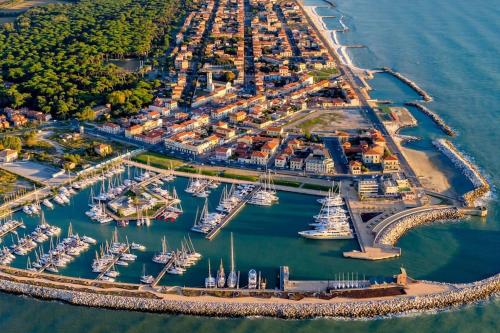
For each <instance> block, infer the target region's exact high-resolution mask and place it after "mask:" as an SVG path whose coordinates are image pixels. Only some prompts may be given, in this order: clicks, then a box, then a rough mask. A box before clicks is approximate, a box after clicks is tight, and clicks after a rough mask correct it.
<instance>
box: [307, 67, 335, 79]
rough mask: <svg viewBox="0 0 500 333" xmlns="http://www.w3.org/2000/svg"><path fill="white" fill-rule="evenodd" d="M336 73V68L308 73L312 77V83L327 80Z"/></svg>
mask: <svg viewBox="0 0 500 333" xmlns="http://www.w3.org/2000/svg"><path fill="white" fill-rule="evenodd" d="M337 73H338V70H337V68H328V69H319V70H314V71H310V72H309V75H312V77H313V78H314V82H318V81H321V80H328V79H329V78H331V77H332V76H333V75H335V74H337Z"/></svg>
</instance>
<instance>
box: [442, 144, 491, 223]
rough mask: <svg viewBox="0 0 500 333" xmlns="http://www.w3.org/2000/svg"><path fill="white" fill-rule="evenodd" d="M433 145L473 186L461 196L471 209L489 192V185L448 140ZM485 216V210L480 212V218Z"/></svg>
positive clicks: (472, 164) (476, 168) (475, 167)
mask: <svg viewBox="0 0 500 333" xmlns="http://www.w3.org/2000/svg"><path fill="white" fill-rule="evenodd" d="M433 144H434V145H435V146H436V147H437V149H438V150H439V151H441V152H442V153H443V154H444V155H445V156H446V157H448V158H449V159H450V160H451V161H452V162H453V164H455V166H457V167H458V168H459V169H460V171H461V172H462V173H463V174H464V175H465V176H466V177H467V178H468V179H469V180H470V182H471V183H472V184H473V185H474V189H473V190H471V191H469V192H467V193H465V194H464V195H463V196H462V198H463V201H464V204H465V205H466V206H468V207H473V206H474V205H475V202H476V201H477V200H478V199H480V198H482V197H484V196H485V195H486V194H487V193H488V192H489V191H490V184H489V183H488V181H487V180H486V178H485V177H484V176H483V175H482V174H481V173H480V172H479V169H478V167H477V166H476V165H474V163H472V162H471V161H469V159H467V158H466V157H465V156H463V154H462V153H461V152H460V151H459V150H458V149H457V148H456V147H455V145H453V143H451V142H450V141H449V140H446V139H437V140H434V141H433ZM486 214H487V211H485V210H483V211H482V212H481V216H485V215H486Z"/></svg>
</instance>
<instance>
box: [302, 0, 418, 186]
mask: <svg viewBox="0 0 500 333" xmlns="http://www.w3.org/2000/svg"><path fill="white" fill-rule="evenodd" d="M296 2H297V4H298V6H299V7H300V8H301V10H302V14H303V15H304V17H306V19H307V21H308V22H309V25H310V26H311V28H312V29H314V31H315V32H316V35H317V36H318V38H319V39H320V40H321V42H322V43H323V45H324V46H325V47H326V49H327V50H328V52H329V53H330V55H331V56H332V57H333V59H334V60H335V63H336V65H337V68H338V69H339V72H340V74H341V75H342V77H344V78H345V80H346V81H347V82H348V83H349V84H350V85H351V87H352V88H353V89H354V91H355V92H356V95H357V96H358V98H359V101H360V104H361V106H360V107H359V109H360V111H361V112H362V113H363V114H365V115H366V116H367V117H368V119H369V120H370V121H371V122H372V123H373V124H374V127H375V128H376V129H378V130H379V131H380V132H382V134H383V135H384V137H385V139H386V144H387V148H389V149H390V150H391V151H392V153H394V154H395V155H396V156H397V158H398V159H399V163H400V166H401V169H402V170H403V172H404V173H405V175H406V177H407V178H408V179H409V180H410V181H411V182H412V183H413V185H414V186H415V187H422V184H421V182H420V180H419V179H418V177H417V175H416V174H415V172H414V171H413V169H412V167H411V166H410V164H409V163H408V161H407V160H406V158H405V157H404V155H403V153H402V152H401V150H400V149H399V147H398V146H397V144H396V143H395V142H394V139H393V138H392V136H391V135H390V134H389V132H388V131H387V129H386V128H385V126H384V124H383V123H382V121H381V120H380V119H379V118H378V117H377V115H376V113H375V110H374V109H373V108H372V107H371V106H370V104H369V103H368V101H367V99H366V97H365V95H364V92H363V91H362V90H361V88H360V84H359V83H360V82H359V83H358V81H359V79H358V78H357V77H356V75H355V74H354V73H353V71H352V69H351V68H350V67H348V66H346V65H344V64H343V63H342V62H341V61H340V60H339V58H338V56H337V53H336V52H335V50H334V49H333V48H332V46H331V44H330V43H329V41H328V40H326V39H325V37H324V36H323V34H322V33H321V31H319V30H318V28H317V27H316V25H315V24H314V22H312V20H311V19H310V18H309V16H308V15H307V13H306V12H305V10H304V8H303V7H302V3H301V2H300V1H296Z"/></svg>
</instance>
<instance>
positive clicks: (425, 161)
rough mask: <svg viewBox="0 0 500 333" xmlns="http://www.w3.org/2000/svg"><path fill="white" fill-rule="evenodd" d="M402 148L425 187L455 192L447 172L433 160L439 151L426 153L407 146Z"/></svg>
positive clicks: (442, 191) (446, 192) (447, 192)
mask: <svg viewBox="0 0 500 333" xmlns="http://www.w3.org/2000/svg"><path fill="white" fill-rule="evenodd" d="M400 148H401V151H402V152H403V154H404V155H405V157H406V159H407V160H408V163H410V165H411V167H412V168H413V170H414V171H415V173H416V174H417V176H418V177H419V178H420V180H421V182H422V185H423V186H424V187H425V188H427V189H429V190H432V191H436V192H440V193H444V194H449V195H452V194H454V191H453V189H452V188H451V184H450V182H449V181H448V177H446V174H445V173H444V172H443V171H442V170H440V169H439V168H438V167H437V166H436V165H435V164H434V163H433V162H432V157H433V156H434V155H436V156H437V155H439V152H437V151H436V152H433V153H425V152H422V151H418V150H414V149H410V148H406V147H400Z"/></svg>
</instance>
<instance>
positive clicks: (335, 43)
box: [302, 5, 366, 72]
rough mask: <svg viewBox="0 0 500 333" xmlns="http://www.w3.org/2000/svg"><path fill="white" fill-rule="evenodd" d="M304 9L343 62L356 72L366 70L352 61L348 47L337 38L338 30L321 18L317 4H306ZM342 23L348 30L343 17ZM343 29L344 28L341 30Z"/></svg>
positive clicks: (340, 20)
mask: <svg viewBox="0 0 500 333" xmlns="http://www.w3.org/2000/svg"><path fill="white" fill-rule="evenodd" d="M302 7H303V8H304V11H305V12H306V14H307V16H308V17H309V18H310V19H311V21H312V22H313V24H314V25H315V26H316V28H317V29H318V30H319V31H320V33H321V34H322V35H323V37H324V38H325V39H326V40H327V41H328V42H329V43H330V46H331V47H332V48H333V50H334V51H335V53H336V54H337V57H338V58H339V59H340V61H341V62H342V64H344V65H345V66H347V67H349V68H351V69H352V70H353V71H355V72H366V70H365V69H362V68H359V67H357V66H355V65H354V64H353V63H352V59H351V58H350V57H349V54H348V53H347V48H346V47H345V46H343V45H342V44H340V43H339V40H338V38H337V32H338V30H329V29H328V28H327V26H326V24H325V22H324V21H323V19H322V18H321V16H320V15H319V14H318V13H317V12H316V8H317V6H304V5H302ZM339 22H340V24H341V25H342V27H343V29H344V30H347V26H346V25H345V24H344V22H343V21H342V18H340V19H339ZM341 31H342V30H341Z"/></svg>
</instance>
